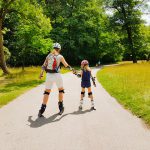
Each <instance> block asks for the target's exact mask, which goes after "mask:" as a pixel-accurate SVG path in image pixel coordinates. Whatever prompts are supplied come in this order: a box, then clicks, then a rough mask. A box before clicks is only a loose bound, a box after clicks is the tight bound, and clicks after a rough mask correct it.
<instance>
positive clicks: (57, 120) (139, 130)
mask: <svg viewBox="0 0 150 150" xmlns="http://www.w3.org/2000/svg"><path fill="white" fill-rule="evenodd" d="M96 71H97V70H96V69H95V70H94V73H96ZM63 78H64V85H65V89H66V93H65V101H64V104H65V112H64V114H63V115H62V116H57V115H56V113H57V112H58V109H57V92H53V93H52V94H51V99H50V101H49V103H48V107H47V110H46V113H45V118H37V112H38V110H39V107H40V105H41V99H42V96H43V95H42V93H43V89H44V85H39V86H38V87H36V88H34V89H32V90H30V91H28V92H27V93H25V94H23V95H22V96H20V97H18V98H17V99H16V100H15V101H13V102H11V103H9V104H8V105H7V106H4V107H3V108H1V109H0V150H150V130H149V129H147V128H146V126H145V125H144V123H143V122H142V121H141V120H140V119H138V118H137V117H135V116H133V115H132V114H131V113H129V112H128V111H127V110H125V109H123V108H122V106H120V105H119V104H118V103H117V102H116V100H115V99H114V98H112V97H111V96H110V95H109V94H108V93H107V92H106V91H105V90H104V89H103V88H102V86H101V85H100V84H97V87H96V88H93V89H94V96H95V104H96V108H97V110H96V111H92V112H91V111H90V110H89V108H90V102H89V100H88V98H87V97H86V101H85V107H84V110H83V112H82V113H81V112H78V111H77V110H78V104H79V97H80V79H78V78H77V77H75V76H74V75H73V74H71V73H68V74H65V75H63ZM53 91H56V87H55V88H54V90H53Z"/></svg>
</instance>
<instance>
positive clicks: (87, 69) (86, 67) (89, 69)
mask: <svg viewBox="0 0 150 150" xmlns="http://www.w3.org/2000/svg"><path fill="white" fill-rule="evenodd" d="M83 69H84V70H85V71H91V68H90V67H89V65H85V66H84V67H83Z"/></svg>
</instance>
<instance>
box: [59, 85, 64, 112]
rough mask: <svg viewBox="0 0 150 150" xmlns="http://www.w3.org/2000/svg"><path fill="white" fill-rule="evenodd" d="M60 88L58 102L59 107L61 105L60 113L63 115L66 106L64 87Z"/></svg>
mask: <svg viewBox="0 0 150 150" xmlns="http://www.w3.org/2000/svg"><path fill="white" fill-rule="evenodd" d="M58 90H59V96H58V99H59V102H58V107H59V111H60V112H59V115H62V113H63V112H64V106H63V98H64V88H63V87H62V88H58Z"/></svg>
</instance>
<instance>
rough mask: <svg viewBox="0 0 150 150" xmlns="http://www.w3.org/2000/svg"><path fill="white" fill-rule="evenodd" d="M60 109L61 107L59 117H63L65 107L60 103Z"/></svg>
mask: <svg viewBox="0 0 150 150" xmlns="http://www.w3.org/2000/svg"><path fill="white" fill-rule="evenodd" d="M58 107H59V113H58V114H59V115H62V114H63V112H64V106H63V102H58Z"/></svg>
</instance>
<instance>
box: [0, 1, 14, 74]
mask: <svg viewBox="0 0 150 150" xmlns="http://www.w3.org/2000/svg"><path fill="white" fill-rule="evenodd" d="M14 1H15V0H5V1H4V0H2V1H1V2H0V67H1V68H2V70H3V72H4V73H5V74H8V73H9V71H8V69H7V66H6V61H5V56H4V49H3V31H2V30H3V23H4V20H5V16H6V14H7V13H9V10H10V8H11V5H12V3H13V2H14Z"/></svg>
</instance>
